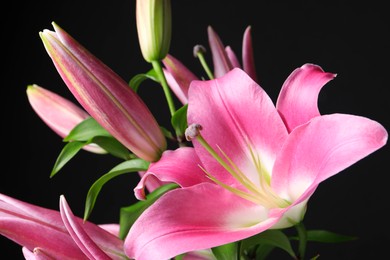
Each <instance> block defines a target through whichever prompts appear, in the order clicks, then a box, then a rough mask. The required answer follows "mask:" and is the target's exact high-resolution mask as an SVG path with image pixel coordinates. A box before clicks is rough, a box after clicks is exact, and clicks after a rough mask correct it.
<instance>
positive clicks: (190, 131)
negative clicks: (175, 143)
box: [184, 124, 203, 141]
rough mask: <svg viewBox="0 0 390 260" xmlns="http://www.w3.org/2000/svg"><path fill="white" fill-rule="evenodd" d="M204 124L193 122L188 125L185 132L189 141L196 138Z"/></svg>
mask: <svg viewBox="0 0 390 260" xmlns="http://www.w3.org/2000/svg"><path fill="white" fill-rule="evenodd" d="M202 129H203V128H202V126H201V125H200V124H191V125H189V126H188V127H187V129H186V131H185V132H184V134H185V136H186V139H187V141H191V140H192V139H194V138H196V137H197V136H198V135H199V134H200V131H201V130H202Z"/></svg>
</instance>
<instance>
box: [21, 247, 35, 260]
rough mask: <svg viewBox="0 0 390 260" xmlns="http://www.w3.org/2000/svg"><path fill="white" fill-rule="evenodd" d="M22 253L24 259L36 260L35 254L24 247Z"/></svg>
mask: <svg viewBox="0 0 390 260" xmlns="http://www.w3.org/2000/svg"><path fill="white" fill-rule="evenodd" d="M22 253H23V256H24V259H26V260H36V257H35V255H34V253H33V252H31V251H30V250H29V249H28V248H27V247H22Z"/></svg>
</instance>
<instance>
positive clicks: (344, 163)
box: [271, 114, 388, 200]
mask: <svg viewBox="0 0 390 260" xmlns="http://www.w3.org/2000/svg"><path fill="white" fill-rule="evenodd" d="M387 138H388V134H387V132H386V130H385V129H384V127H383V126H382V125H380V124H379V123H377V122H375V121H373V120H371V119H368V118H365V117H360V116H353V115H346V114H332V115H324V116H321V117H316V118H313V119H312V120H311V121H310V122H309V123H307V124H305V125H302V126H300V127H297V128H296V129H295V130H294V131H293V132H291V134H290V135H289V137H288V139H287V141H286V144H285V145H284V146H283V149H282V150H281V153H280V155H279V156H278V157H277V160H276V162H275V165H274V171H273V175H272V176H273V177H272V184H271V185H272V187H273V189H274V190H275V191H277V192H278V193H279V195H281V196H282V197H284V198H288V199H289V200H297V199H298V198H299V196H301V195H302V194H303V192H304V191H306V190H308V189H312V188H313V187H316V186H317V185H318V184H319V183H320V182H322V181H324V180H326V179H327V178H329V177H331V176H333V175H335V174H337V173H338V172H340V171H342V170H344V169H345V168H347V167H349V166H350V165H352V164H354V163H356V162H357V161H359V160H360V159H362V158H364V157H366V156H367V155H369V154H370V153H372V152H374V151H376V150H377V149H379V148H381V147H382V146H384V145H385V143H386V142H387ZM313 144H315V145H313ZM302 199H305V198H302Z"/></svg>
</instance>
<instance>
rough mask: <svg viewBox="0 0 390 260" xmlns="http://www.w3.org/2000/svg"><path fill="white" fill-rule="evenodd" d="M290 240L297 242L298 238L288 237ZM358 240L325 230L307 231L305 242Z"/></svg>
mask: <svg viewBox="0 0 390 260" xmlns="http://www.w3.org/2000/svg"><path fill="white" fill-rule="evenodd" d="M290 239H292V240H298V237H296V236H293V237H290ZM356 239H358V238H357V237H355V236H346V235H340V234H337V233H334V232H330V231H326V230H308V231H307V240H308V241H313V242H321V243H343V242H348V241H352V240H356Z"/></svg>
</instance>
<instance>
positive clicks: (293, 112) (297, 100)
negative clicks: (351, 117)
mask: <svg viewBox="0 0 390 260" xmlns="http://www.w3.org/2000/svg"><path fill="white" fill-rule="evenodd" d="M334 77H336V74H333V73H328V72H324V70H323V69H322V68H321V67H320V66H318V65H314V64H305V65H303V66H302V67H300V68H297V69H295V70H294V71H293V72H292V73H291V74H290V76H289V77H288V78H287V79H286V81H285V82H284V84H283V86H282V89H281V91H280V93H279V97H278V100H277V103H276V108H277V109H278V111H279V113H280V115H281V117H282V118H283V120H284V122H285V124H286V126H287V128H288V130H289V132H291V131H292V130H293V129H294V128H295V127H297V126H299V125H302V124H305V123H306V122H307V121H309V120H310V119H312V118H313V117H316V116H319V115H320V112H319V110H318V106H317V102H318V95H319V93H320V91H321V89H322V87H323V86H324V85H325V84H326V83H327V82H329V81H330V80H332V79H333V78H334Z"/></svg>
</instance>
